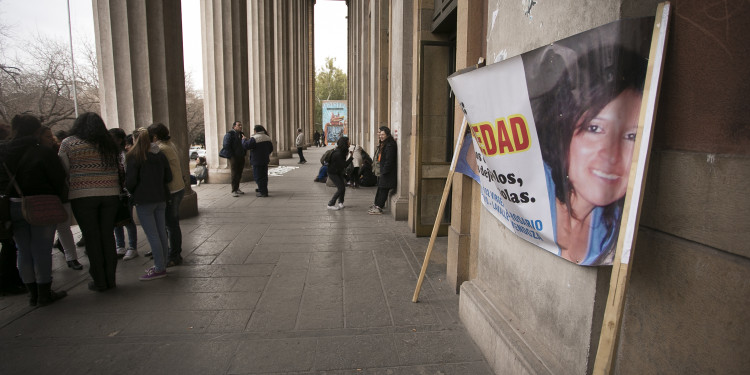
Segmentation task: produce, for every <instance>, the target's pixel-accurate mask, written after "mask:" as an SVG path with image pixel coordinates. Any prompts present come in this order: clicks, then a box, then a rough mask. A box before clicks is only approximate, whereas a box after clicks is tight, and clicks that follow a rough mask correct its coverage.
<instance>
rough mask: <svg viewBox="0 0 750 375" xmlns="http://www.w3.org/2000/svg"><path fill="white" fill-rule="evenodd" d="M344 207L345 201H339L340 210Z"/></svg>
mask: <svg viewBox="0 0 750 375" xmlns="http://www.w3.org/2000/svg"><path fill="white" fill-rule="evenodd" d="M342 208H344V202H339V210H340V209H342Z"/></svg>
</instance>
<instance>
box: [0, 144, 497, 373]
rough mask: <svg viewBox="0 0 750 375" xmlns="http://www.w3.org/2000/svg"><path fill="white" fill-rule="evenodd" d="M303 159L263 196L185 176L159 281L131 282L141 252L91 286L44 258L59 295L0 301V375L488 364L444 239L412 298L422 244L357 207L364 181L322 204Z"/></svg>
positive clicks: (434, 369)
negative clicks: (454, 281)
mask: <svg viewBox="0 0 750 375" xmlns="http://www.w3.org/2000/svg"><path fill="white" fill-rule="evenodd" d="M323 151H324V149H323V148H320V149H317V148H313V149H312V150H310V149H308V151H307V152H306V153H309V158H310V159H311V160H315V159H317V158H319V156H320V155H322V153H323ZM316 154H317V156H316ZM281 162H282V164H285V165H294V166H296V164H295V163H296V162H294V159H283V160H282V161H281ZM314 164H317V163H309V165H302V166H301V167H300V168H298V169H293V170H291V171H289V172H287V174H285V175H284V176H282V177H277V176H271V178H270V182H269V187H270V190H271V196H270V197H269V198H263V199H260V198H256V197H254V196H253V195H254V194H251V192H252V191H253V190H254V189H255V184H254V183H242V184H241V189H243V190H245V191H246V192H248V194H246V195H245V196H242V197H239V198H233V197H231V196H230V195H229V190H230V188H229V186H228V185H216V184H202V185H201V186H199V187H194V189H195V190H196V191H197V194H198V205H199V213H200V214H199V215H198V216H196V217H193V218H188V219H184V220H182V221H181V227H182V232H183V254H182V255H183V258H184V260H185V261H184V263H183V264H182V265H180V266H176V267H171V268H169V271H168V277H166V278H164V279H159V280H154V281H149V282H143V281H139V280H138V277H139V276H140V275H142V274H143V272H144V270H145V269H146V268H148V267H150V266H152V265H153V260H151V259H150V258H146V257H144V256H141V257H138V258H136V259H134V260H129V261H119V262H118V267H117V289H114V290H111V291H107V292H104V293H97V292H92V291H89V290H88V289H87V283H88V281H89V280H90V276H89V275H88V273H87V272H86V271H82V272H78V271H73V270H70V269H68V268H67V266H66V264H65V262H64V259H63V258H62V255H61V254H59V253H57V252H55V253H53V277H54V280H55V282H54V287H55V289H62V290H67V291H68V294H69V295H68V297H66V298H64V299H62V300H60V301H58V302H55V303H54V304H52V305H50V306H46V307H42V308H31V307H29V306H28V303H27V297H26V296H6V297H2V298H0V374H3V375H4V374H47V373H51V374H121V373H166V374H255V373H264V374H282V373H289V374H292V373H293V374H378V375H382V374H396V375H405V374H456V375H458V374H472V375H473V374H479V375H482V374H489V373H491V371H490V370H489V366H488V365H487V363H486V361H484V359H482V356H481V353H480V351H479V350H478V349H477V347H476V346H475V345H474V344H473V342H471V340H470V339H469V337H468V335H467V334H466V331H465V329H464V328H463V326H462V325H461V323H460V321H459V319H458V296H457V295H456V294H455V292H454V291H453V290H452V288H451V287H449V286H448V285H447V284H446V283H445V280H444V279H445V264H444V263H445V260H446V256H445V253H446V246H447V239H446V238H438V239H437V240H436V242H435V249H434V251H433V257H432V261H431V263H430V265H429V267H428V272H427V276H428V277H427V278H426V279H425V282H424V284H423V287H422V293H421V294H420V302H419V303H417V304H414V303H411V296H412V294H413V290H414V287H415V285H416V275H417V274H418V272H419V269H420V267H421V262H422V259H423V256H424V252H425V249H426V247H427V243H428V241H429V239H428V238H416V237H415V236H414V235H413V234H412V233H411V230H410V229H409V228H408V226H407V225H406V224H405V223H404V222H395V221H393V219H392V218H391V217H390V216H389V215H382V216H375V215H368V214H367V209H368V207H369V206H370V205H371V204H372V200H373V197H374V195H375V188H362V189H350V190H347V194H346V205H347V207H346V208H345V209H344V210H341V211H336V212H329V211H327V210H325V203H326V201H327V200H328V199H330V197H331V195H333V193H334V189H333V188H329V187H326V186H324V184H315V183H313V182H312V178H313V176H314V175H315V173H316V172H317V169H318V166H317V165H314ZM74 233H76V238H78V237H77V233H78V232H77V227H74ZM138 235H139V237H138V239H139V241H138V251H139V253H140V254H141V255H143V254H144V253H145V252H146V251H147V250H148V249H149V247H148V243H147V241H146V237H145V235H144V234H143V231H142V228H140V227H139V228H138ZM78 252H79V255H80V259H81V262H82V263H83V264H84V266H85V267H88V260H87V258H86V256H85V254H84V253H83V248H79V249H78Z"/></svg>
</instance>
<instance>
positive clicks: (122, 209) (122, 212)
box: [115, 195, 133, 227]
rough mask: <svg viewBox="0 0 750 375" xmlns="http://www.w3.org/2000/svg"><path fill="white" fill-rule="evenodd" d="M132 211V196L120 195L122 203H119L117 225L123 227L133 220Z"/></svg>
mask: <svg viewBox="0 0 750 375" xmlns="http://www.w3.org/2000/svg"><path fill="white" fill-rule="evenodd" d="M131 212H132V210H131V208H130V197H128V196H127V195H120V203H118V205H117V213H116V214H115V226H116V227H123V226H125V225H128V224H130V223H131V222H133V217H132V216H131V215H130V214H131Z"/></svg>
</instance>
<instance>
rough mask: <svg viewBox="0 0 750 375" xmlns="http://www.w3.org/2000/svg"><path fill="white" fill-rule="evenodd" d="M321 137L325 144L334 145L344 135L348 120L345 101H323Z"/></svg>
mask: <svg viewBox="0 0 750 375" xmlns="http://www.w3.org/2000/svg"><path fill="white" fill-rule="evenodd" d="M321 105H322V108H323V122H322V124H323V136H324V138H323V139H324V140H325V141H326V143H327V144H331V143H336V141H337V140H338V139H339V138H340V137H341V136H342V135H346V133H347V131H346V128H347V124H349V119H348V118H347V114H346V100H323V101H322V102H321Z"/></svg>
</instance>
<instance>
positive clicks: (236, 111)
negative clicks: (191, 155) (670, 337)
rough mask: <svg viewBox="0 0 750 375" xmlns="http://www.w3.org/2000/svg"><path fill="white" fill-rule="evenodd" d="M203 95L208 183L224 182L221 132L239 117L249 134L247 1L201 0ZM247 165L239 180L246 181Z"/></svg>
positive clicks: (248, 175)
mask: <svg viewBox="0 0 750 375" xmlns="http://www.w3.org/2000/svg"><path fill="white" fill-rule="evenodd" d="M201 36H202V39H203V93H204V94H203V95H204V117H205V129H206V130H205V131H206V151H207V153H206V156H207V159H208V165H209V167H210V171H209V176H210V177H209V178H210V182H212V183H228V182H229V181H230V179H231V173H230V170H229V167H228V159H223V158H220V157H219V151H220V150H221V147H222V142H223V139H224V135H225V134H226V132H227V131H229V130H230V129H231V128H232V123H233V122H234V121H235V120H236V121H241V122H242V124H243V131H244V132H245V133H246V134H249V131H250V127H249V126H248V121H249V120H250V119H249V117H248V116H249V87H248V61H247V3H246V1H244V0H231V1H221V0H204V1H201ZM251 176H252V173H251V172H250V171H249V169H246V171H245V172H244V173H243V175H242V181H249V180H250V179H251Z"/></svg>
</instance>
